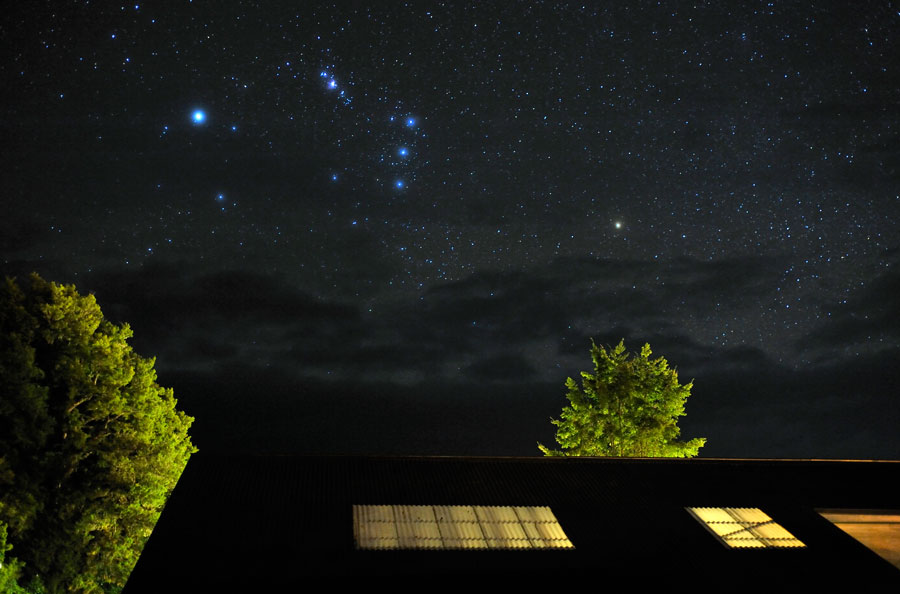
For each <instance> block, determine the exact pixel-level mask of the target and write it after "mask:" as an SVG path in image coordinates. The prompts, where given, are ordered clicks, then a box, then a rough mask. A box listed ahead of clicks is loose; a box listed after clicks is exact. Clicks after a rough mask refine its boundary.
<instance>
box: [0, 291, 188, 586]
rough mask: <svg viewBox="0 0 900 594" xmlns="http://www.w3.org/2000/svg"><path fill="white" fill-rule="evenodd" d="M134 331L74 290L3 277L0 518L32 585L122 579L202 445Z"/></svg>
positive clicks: (93, 583) (110, 582) (0, 301)
mask: <svg viewBox="0 0 900 594" xmlns="http://www.w3.org/2000/svg"><path fill="white" fill-rule="evenodd" d="M131 334H132V333H131V329H130V328H129V327H128V325H122V326H117V325H115V324H112V323H110V322H108V321H107V320H105V319H104V317H103V314H102V312H101V311H100V307H99V306H98V305H97V303H96V301H95V299H94V296H93V295H84V296H83V295H79V294H78V292H77V291H76V290H75V287H73V286H62V285H57V284H55V283H49V282H46V281H44V280H43V279H41V278H40V277H39V276H37V275H36V274H33V275H31V277H30V279H29V281H28V283H27V286H25V287H19V285H18V284H17V283H16V282H15V280H13V279H9V278H7V279H6V281H5V282H4V283H0V493H2V499H0V524H3V525H5V526H7V527H8V537H9V541H10V542H11V543H13V544H14V545H15V556H16V559H17V560H18V563H19V565H17V566H16V571H17V572H18V571H21V573H22V575H23V576H24V577H25V578H27V579H28V580H30V581H29V584H31V585H30V586H29V591H37V590H38V589H40V590H43V587H42V586H41V585H40V580H42V581H43V585H44V586H46V590H47V592H50V593H57V592H112V591H117V590H118V589H119V588H120V587H121V586H123V585H124V584H125V581H126V580H127V578H128V575H129V574H130V573H131V570H132V569H133V567H134V565H135V563H136V562H137V559H138V556H139V555H140V552H141V550H142V549H143V546H144V543H145V542H146V539H147V537H148V536H149V535H150V532H151V531H152V529H153V526H154V525H155V524H156V520H157V519H158V517H159V514H160V512H161V510H162V507H163V505H164V503H165V501H166V499H167V497H168V496H169V494H170V493H171V491H172V489H173V488H174V486H175V483H176V482H177V481H178V477H179V476H181V472H182V470H183V469H184V466H185V464H187V461H188V458H189V457H190V455H191V453H193V452H195V451H196V449H195V448H194V446H193V445H192V444H191V441H190V437H189V436H188V433H187V432H188V428H189V427H190V425H191V423H192V422H193V419H192V418H191V417H188V416H186V415H185V414H184V413H182V412H180V411H177V410H176V409H175V404H176V401H175V398H174V396H173V394H172V390H171V389H167V388H162V387H160V386H159V385H158V384H157V383H156V372H155V370H154V369H153V366H154V363H155V361H154V359H146V358H143V357H141V356H139V355H137V354H136V353H134V352H133V351H132V350H131V346H130V345H129V344H128V342H127V341H128V339H129V338H130V337H131ZM22 564H24V565H22ZM35 577H39V578H40V579H39V580H38V581H33V578H35ZM13 579H15V576H13ZM32 586H33V587H32Z"/></svg>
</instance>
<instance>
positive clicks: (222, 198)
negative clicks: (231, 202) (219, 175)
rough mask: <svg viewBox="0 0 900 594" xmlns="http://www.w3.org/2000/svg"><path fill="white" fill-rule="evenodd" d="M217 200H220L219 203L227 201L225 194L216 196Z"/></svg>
mask: <svg viewBox="0 0 900 594" xmlns="http://www.w3.org/2000/svg"><path fill="white" fill-rule="evenodd" d="M216 200H218V201H219V202H222V201H224V200H225V194H217V195H216Z"/></svg>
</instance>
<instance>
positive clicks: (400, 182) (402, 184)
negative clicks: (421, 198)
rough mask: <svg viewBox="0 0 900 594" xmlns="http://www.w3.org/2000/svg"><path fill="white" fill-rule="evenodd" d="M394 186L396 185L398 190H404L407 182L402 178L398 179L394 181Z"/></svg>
mask: <svg viewBox="0 0 900 594" xmlns="http://www.w3.org/2000/svg"><path fill="white" fill-rule="evenodd" d="M394 187H396V188H397V189H398V190H402V189H403V188H405V187H406V182H404V181H403V180H402V179H398V180H397V181H395V182H394Z"/></svg>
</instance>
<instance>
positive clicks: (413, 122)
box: [406, 117, 416, 128]
mask: <svg viewBox="0 0 900 594" xmlns="http://www.w3.org/2000/svg"><path fill="white" fill-rule="evenodd" d="M415 125H416V118H413V117H409V118H406V127H407V128H412V127H413V126H415Z"/></svg>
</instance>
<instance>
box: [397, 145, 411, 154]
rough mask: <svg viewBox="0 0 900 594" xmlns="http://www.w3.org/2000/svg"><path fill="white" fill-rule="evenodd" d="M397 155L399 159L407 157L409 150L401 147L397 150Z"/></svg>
mask: <svg viewBox="0 0 900 594" xmlns="http://www.w3.org/2000/svg"><path fill="white" fill-rule="evenodd" d="M397 154H398V155H400V156H401V157H405V156H407V155H409V149H408V148H406V147H405V146H401V147H400V148H399V149H397Z"/></svg>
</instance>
